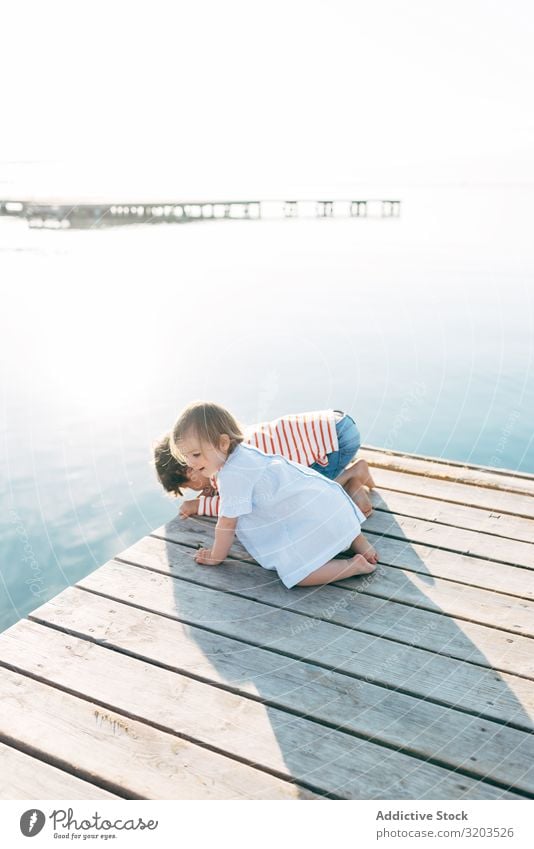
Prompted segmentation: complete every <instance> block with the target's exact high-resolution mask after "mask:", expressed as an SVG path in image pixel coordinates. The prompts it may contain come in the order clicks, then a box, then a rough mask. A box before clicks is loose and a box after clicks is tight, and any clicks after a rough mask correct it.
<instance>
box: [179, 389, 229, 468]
mask: <svg viewBox="0 0 534 849" xmlns="http://www.w3.org/2000/svg"><path fill="white" fill-rule="evenodd" d="M189 431H193V433H194V434H195V436H196V437H198V439H199V440H200V442H207V443H208V444H209V445H216V446H218V445H219V440H220V438H221V436H222V435H223V433H225V434H227V435H228V436H229V437H230V447H229V450H228V453H229V454H231V453H232V451H233V450H234V448H235V447H236V446H237V445H239V443H240V442H243V439H244V436H243V432H242V430H241V426H240V425H239V423H238V421H237V420H236V419H235V418H234V417H233V415H232V414H231V413H230V412H228V410H225V408H224V407H221V406H220V405H219V404H212V403H210V402H208V401H194V402H193V403H192V404H189V406H188V407H186V408H185V410H184V411H183V412H182V413H181V414H180V416H179V417H178V419H177V421H176V423H175V425H174V427H173V429H172V431H171V436H170V441H169V447H170V449H171V454H172V455H173V457H175V458H176V459H177V460H179V461H182V462H183V460H184V457H183V456H182V454H180V449H179V448H178V443H179V442H180V441H181V440H183V439H184V437H185V435H186V434H187V433H188V432H189Z"/></svg>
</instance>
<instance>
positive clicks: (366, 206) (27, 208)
mask: <svg viewBox="0 0 534 849" xmlns="http://www.w3.org/2000/svg"><path fill="white" fill-rule="evenodd" d="M400 206H401V202H400V200H374V199H368V200H230V201H220V200H217V201H212V200H210V201H205V200H202V201H199V200H196V201H172V202H169V201H165V202H157V203H113V204H110V203H97V202H92V203H88V202H80V203H76V202H69V203H67V202H65V201H58V200H54V199H44V200H0V215H1V216H10V217H16V218H24V219H25V220H26V221H27V222H28V224H29V226H30V227H46V228H49V229H56V230H57V229H69V228H72V227H74V228H82V229H83V228H94V227H109V226H116V225H119V224H121V225H124V224H161V223H166V224H169V223H181V224H185V223H188V222H192V221H214V220H223V219H234V220H244V219H247V220H258V219H262V218H267V219H269V218H271V219H272V218H398V217H399V216H400Z"/></svg>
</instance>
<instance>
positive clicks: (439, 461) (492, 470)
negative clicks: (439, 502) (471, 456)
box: [360, 445, 534, 494]
mask: <svg viewBox="0 0 534 849" xmlns="http://www.w3.org/2000/svg"><path fill="white" fill-rule="evenodd" d="M360 448H361V449H362V450H363V451H373V452H376V453H377V454H385V455H386V456H389V457H409V458H410V459H412V460H421V461H423V462H426V463H434V464H436V465H440V466H454V467H455V468H458V469H470V470H471V471H475V472H487V473H488V474H490V475H501V476H502V477H510V478H514V477H515V478H518V479H519V480H521V479H524V480H528V481H534V475H533V474H530V472H520V471H519V470H516V469H500V468H498V467H496V466H479V465H476V464H475V463H462V462H461V461H459V460H447V459H446V458H445V457H429V456H427V455H426V454H410V453H408V452H403V451H394V450H392V449H389V448H380V447H379V446H377V445H361V446H360ZM384 468H387V466H384ZM408 474H411V473H408ZM421 477H433V476H432V475H421ZM473 485H474V486H475V485H476V484H473ZM501 489H502V487H501ZM528 494H530V493H528Z"/></svg>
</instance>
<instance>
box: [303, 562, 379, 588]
mask: <svg viewBox="0 0 534 849" xmlns="http://www.w3.org/2000/svg"><path fill="white" fill-rule="evenodd" d="M375 569H376V564H374V563H370V562H369V561H368V560H366V559H365V557H362V555H361V554H356V555H355V556H354V557H351V558H349V559H348V560H329V561H328V563H325V564H324V566H320V567H319V568H318V569H316V570H315V572H311V573H310V574H309V575H307V576H306V577H305V578H303V580H302V581H300V582H299V583H298V584H297V586H299V587H313V586H318V585H319V584H331V583H332V581H342V580H343V578H350V577H352V576H353V575H368V574H369V573H370V572H374V570H375Z"/></svg>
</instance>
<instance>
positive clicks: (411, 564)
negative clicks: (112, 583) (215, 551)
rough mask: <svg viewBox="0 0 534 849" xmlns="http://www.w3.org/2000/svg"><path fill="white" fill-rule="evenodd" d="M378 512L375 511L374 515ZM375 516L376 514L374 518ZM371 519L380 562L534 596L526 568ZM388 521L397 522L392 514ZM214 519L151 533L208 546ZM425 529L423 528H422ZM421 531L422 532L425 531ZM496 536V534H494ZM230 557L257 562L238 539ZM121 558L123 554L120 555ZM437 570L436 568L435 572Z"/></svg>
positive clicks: (177, 524) (533, 577)
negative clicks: (389, 532)
mask: <svg viewBox="0 0 534 849" xmlns="http://www.w3.org/2000/svg"><path fill="white" fill-rule="evenodd" d="M375 515H376V514H375ZM371 518H373V517H371ZM378 521H379V523H380V522H382V523H383V525H384V527H387V524H388V516H387V514H384V516H383V519H379V520H378ZM370 522H371V520H370V519H368V520H367V522H366V524H365V525H364V531H365V534H366V536H368V537H369V539H370V540H371V541H372V543H373V545H376V546H377V547H379V548H380V552H379V553H380V562H381V563H384V564H385V565H388V566H395V567H401V568H403V569H408V570H409V571H414V572H421V573H422V574H433V575H434V576H435V577H443V578H447V579H448V580H454V581H457V582H459V583H466V584H470V585H472V586H480V587H481V588H484V589H489V590H495V591H496V592H503V593H507V594H510V595H517V596H521V597H522V598H529V597H534V574H532V571H531V570H527V568H523V567H517V566H514V565H510V564H508V563H500V562H498V561H495V560H494V559H491V560H487V559H485V558H483V557H481V556H479V555H477V556H471V555H468V554H462V553H461V552H459V551H450V550H447V549H446V548H435V547H434V546H433V542H434V540H431V541H430V543H429V544H428V545H425V544H421V543H417V542H413V541H411V540H410V539H407V538H406V537H405V536H404V535H403V534H402V532H399V533H397V534H396V535H395V536H384V535H383V532H382V531H381V530H380V525H379V528H378V529H377V530H376V532H374V533H373V530H372V526H371V524H370ZM389 522H390V523H391V522H395V520H394V518H392V517H390V518H389ZM214 528H215V522H214V520H212V519H205V518H198V517H194V518H190V519H186V520H183V519H180V518H179V517H176V518H175V519H171V521H170V522H167V524H165V525H161V526H160V527H159V528H156V530H154V531H153V532H152V536H154V537H159V538H161V539H169V540H173V541H176V542H180V543H181V544H184V545H189V546H192V547H194V548H196V547H198V546H200V545H205V544H206V541H207V540H208V539H210V538H212V537H213V529H214ZM423 530H424V528H423ZM423 530H422V531H421V535H422V534H423ZM393 531H395V527H393ZM491 539H494V537H491ZM230 554H231V556H232V557H233V558H235V559H237V560H246V561H247V562H249V563H254V562H255V561H254V558H253V557H251V556H250V554H249V553H248V552H247V551H246V549H245V548H243V546H242V545H241V544H240V543H239V542H238V541H237V540H236V541H235V542H234V545H233V546H232V549H231V552H230ZM119 556H120V557H122V554H120V555H119ZM434 570H435V571H434Z"/></svg>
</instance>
